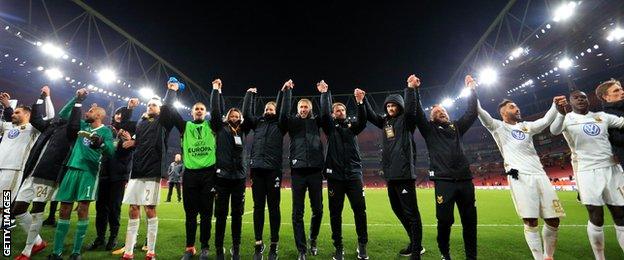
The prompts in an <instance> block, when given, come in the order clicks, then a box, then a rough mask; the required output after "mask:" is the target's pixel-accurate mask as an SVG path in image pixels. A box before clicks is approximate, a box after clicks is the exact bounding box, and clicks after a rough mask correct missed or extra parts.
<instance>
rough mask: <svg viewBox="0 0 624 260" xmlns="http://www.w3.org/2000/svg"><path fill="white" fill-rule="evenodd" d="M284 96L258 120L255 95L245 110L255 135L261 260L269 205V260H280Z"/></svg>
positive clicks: (257, 252) (254, 172)
mask: <svg viewBox="0 0 624 260" xmlns="http://www.w3.org/2000/svg"><path fill="white" fill-rule="evenodd" d="M281 93H282V92H281V91H278V94H277V101H269V102H267V103H266V104H265V106H264V113H263V115H262V116H261V117H258V116H255V115H254V113H253V108H255V102H254V101H255V96H256V93H255V92H254V91H247V93H246V94H245V101H247V102H248V103H247V104H250V105H249V106H248V107H249V108H250V109H244V110H243V113H245V114H243V117H244V118H245V121H248V122H249V126H250V128H251V129H252V130H253V131H254V138H253V143H252V144H251V158H250V162H249V167H250V168H251V169H250V175H251V192H252V197H253V201H254V210H253V222H254V235H255V239H256V243H255V250H254V259H255V260H261V259H262V256H263V253H264V248H265V247H264V243H263V242H262V233H263V231H264V208H265V205H267V204H268V208H269V223H270V230H271V245H270V246H269V260H276V259H277V257H278V254H277V253H278V242H279V230H280V224H281V213H280V187H281V184H282V152H283V148H282V147H283V139H284V134H286V128H285V127H284V126H283V125H280V124H279V121H278V118H277V111H279V105H281V103H282V94H281Z"/></svg>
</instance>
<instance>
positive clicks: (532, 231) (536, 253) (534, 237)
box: [524, 225, 544, 260]
mask: <svg viewBox="0 0 624 260" xmlns="http://www.w3.org/2000/svg"><path fill="white" fill-rule="evenodd" d="M524 239H526V242H527V245H528V246H529V249H530V250H531V253H532V254H533V258H534V259H536V260H542V259H544V255H543V254H542V239H541V238H540V234H539V231H538V228H537V227H531V226H527V225H524Z"/></svg>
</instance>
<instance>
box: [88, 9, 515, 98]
mask: <svg viewBox="0 0 624 260" xmlns="http://www.w3.org/2000/svg"><path fill="white" fill-rule="evenodd" d="M86 2H87V3H88V4H89V5H91V6H92V7H93V8H94V9H96V10H98V11H99V12H101V13H102V14H104V15H105V16H106V17H108V18H109V19H111V20H112V21H113V22H115V23H117V24H118V25H119V26H120V27H122V28H124V29H125V30H126V31H128V32H129V33H131V34H132V35H134V36H135V37H136V38H137V39H139V40H140V41H141V42H143V43H144V44H146V45H147V46H149V47H150V48H152V49H153V50H155V51H156V52H157V53H159V54H160V55H161V56H162V57H164V58H165V59H166V60H168V61H170V62H171V63H172V64H174V65H175V66H177V67H178V68H179V69H180V70H181V71H183V72H184V73H186V74H187V75H188V76H189V77H191V78H192V79H194V80H195V81H197V82H199V83H200V84H202V85H204V86H209V85H210V82H211V80H212V79H214V78H216V77H220V78H221V79H223V81H224V88H227V89H225V90H224V91H225V94H226V95H241V94H242V91H244V89H246V88H247V86H249V85H250V84H253V85H255V86H257V87H258V88H259V89H260V92H261V94H264V95H272V94H273V93H274V92H275V91H276V90H277V89H278V88H279V87H281V85H282V83H283V82H284V81H285V80H287V79H289V78H292V79H293V80H294V81H295V84H296V87H295V90H296V94H312V93H315V91H316V90H315V88H314V83H315V82H317V81H319V80H320V79H325V80H326V81H327V82H328V83H329V85H330V89H332V90H333V92H334V93H348V92H351V91H352V89H353V88H354V87H355V86H361V87H363V88H364V89H366V90H368V91H379V90H386V89H391V90H392V89H399V88H403V86H404V84H405V83H404V82H405V78H406V76H407V75H409V74H411V73H415V74H417V75H419V76H420V77H421V79H422V80H423V82H424V84H425V85H428V86H432V85H439V84H444V83H446V81H447V79H448V77H450V75H451V74H452V73H453V72H454V70H455V69H456V68H457V66H458V65H459V64H460V62H461V61H462V59H463V58H464V57H465V55H466V54H467V53H468V51H470V49H471V48H472V47H473V46H474V44H475V43H476V41H477V40H478V38H479V37H480V36H481V35H482V34H483V32H484V31H485V30H486V28H487V27H488V26H489V25H490V23H491V22H492V21H493V20H494V18H495V17H496V15H497V14H498V12H500V10H501V9H502V8H503V6H504V5H505V3H506V1H500V0H483V1H472V2H478V3H473V4H461V5H460V4H457V2H458V1H411V2H410V3H401V4H399V3H396V4H384V5H375V4H350V3H342V2H338V1H318V2H315V3H300V2H299V1H292V2H291V3H290V4H269V3H246V4H242V3H241V4H224V3H221V2H220V3H208V2H207V1H201V2H202V5H199V4H198V3H199V1H195V3H190V2H185V3H179V2H180V1H176V2H175V4H172V1H149V2H148V1H120V2H117V4H111V2H110V1H86ZM223 2H225V1H223Z"/></svg>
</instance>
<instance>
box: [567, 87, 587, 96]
mask: <svg viewBox="0 0 624 260" xmlns="http://www.w3.org/2000/svg"><path fill="white" fill-rule="evenodd" d="M577 93H583V94H585V92H583V91H581V90H580V89H576V90H573V91H572V92H570V97H571V96H572V95H574V94H577ZM585 96H587V94H585Z"/></svg>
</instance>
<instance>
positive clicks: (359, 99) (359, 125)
mask: <svg viewBox="0 0 624 260" xmlns="http://www.w3.org/2000/svg"><path fill="white" fill-rule="evenodd" d="M353 94H354V96H355V104H356V105H357V119H356V121H355V122H354V123H353V124H351V127H350V129H351V132H353V133H354V134H355V135H358V134H360V133H361V132H362V131H364V128H366V106H365V105H364V96H365V95H366V92H364V91H362V90H359V89H356V90H355V91H354V92H353Z"/></svg>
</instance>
